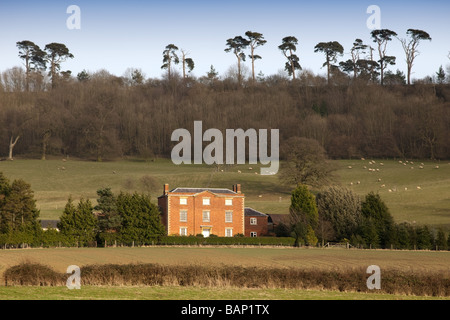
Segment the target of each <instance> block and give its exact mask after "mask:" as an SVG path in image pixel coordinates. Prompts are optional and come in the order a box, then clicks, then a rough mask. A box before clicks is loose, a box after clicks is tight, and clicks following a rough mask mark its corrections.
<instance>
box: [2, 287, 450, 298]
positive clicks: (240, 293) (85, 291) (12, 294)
mask: <svg viewBox="0 0 450 320" xmlns="http://www.w3.org/2000/svg"><path fill="white" fill-rule="evenodd" d="M23 299H25V300H189V301H191V300H450V298H448V297H426V296H413V295H394V294H380V293H360V292H337V291H326V290H295V289H243V288H200V287H188V288H187V287H180V286H171V287H167V286H163V287H162V286H135V287H127V286H122V287H111V286H82V287H81V289H80V290H69V289H67V288H66V287H34V286H28V287H0V300H23Z"/></svg>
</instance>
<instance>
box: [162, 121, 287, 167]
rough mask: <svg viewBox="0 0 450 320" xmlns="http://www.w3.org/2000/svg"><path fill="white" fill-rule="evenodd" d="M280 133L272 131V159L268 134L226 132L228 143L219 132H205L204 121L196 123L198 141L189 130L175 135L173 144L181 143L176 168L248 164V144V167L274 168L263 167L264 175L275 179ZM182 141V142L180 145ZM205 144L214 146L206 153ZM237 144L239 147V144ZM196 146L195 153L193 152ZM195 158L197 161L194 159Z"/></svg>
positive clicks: (176, 149)
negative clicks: (255, 165) (198, 165)
mask: <svg viewBox="0 0 450 320" xmlns="http://www.w3.org/2000/svg"><path fill="white" fill-rule="evenodd" d="M279 138H280V134H279V130H278V129H271V130H270V156H269V154H268V144H269V137H268V130H267V129H260V130H258V132H257V131H256V130H255V129H248V130H246V131H244V130H243V129H226V130H225V139H224V136H223V134H222V131H220V130H219V129H214V128H212V129H208V130H206V131H205V132H203V124H202V121H194V137H193V138H192V136H191V133H190V132H189V131H188V130H187V129H176V130H175V131H173V133H172V136H171V141H178V142H179V143H178V144H177V145H176V146H175V147H174V148H173V149H172V153H171V159H172V162H173V163H174V164H177V165H178V164H182V163H184V164H192V163H194V164H202V163H205V164H208V165H211V164H218V165H220V164H245V163H246V149H247V148H246V146H247V143H246V141H248V163H249V164H257V163H258V160H259V163H261V164H262V165H270V166H269V167H262V168H261V170H260V173H261V174H262V175H273V174H276V173H277V172H278V169H279V152H280V148H279V142H280V141H279ZM180 140H181V141H180ZM203 142H211V143H210V144H208V145H207V146H206V147H205V148H204V149H203ZM235 142H236V144H235ZM192 143H193V152H192ZM192 154H193V157H192Z"/></svg>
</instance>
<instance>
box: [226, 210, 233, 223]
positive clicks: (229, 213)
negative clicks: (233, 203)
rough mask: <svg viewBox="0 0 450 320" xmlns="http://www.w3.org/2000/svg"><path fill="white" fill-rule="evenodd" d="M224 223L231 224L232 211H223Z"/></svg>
mask: <svg viewBox="0 0 450 320" xmlns="http://www.w3.org/2000/svg"><path fill="white" fill-rule="evenodd" d="M225 222H226V223H231V222H233V211H230V210H227V211H225Z"/></svg>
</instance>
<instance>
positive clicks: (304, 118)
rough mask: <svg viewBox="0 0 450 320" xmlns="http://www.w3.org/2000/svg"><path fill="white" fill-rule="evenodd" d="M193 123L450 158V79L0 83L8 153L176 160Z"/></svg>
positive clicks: (351, 154) (363, 152) (94, 78)
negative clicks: (177, 138)
mask: <svg viewBox="0 0 450 320" xmlns="http://www.w3.org/2000/svg"><path fill="white" fill-rule="evenodd" d="M18 72H19V73H22V75H23V70H22V71H20V70H18ZM16 80H20V77H19V79H16ZM22 80H23V81H24V77H23V78H22ZM23 84H24V83H22V84H20V83H19V84H17V85H18V86H20V88H23ZM3 88H4V87H3ZM194 120H202V121H203V130H206V129H208V128H218V129H220V130H225V129H226V128H233V129H237V128H243V129H248V128H254V129H257V130H258V129H280V144H281V146H283V142H284V141H286V140H287V139H289V138H290V137H305V138H310V139H315V140H317V141H318V142H319V143H320V145H322V146H323V147H324V148H325V150H326V152H327V154H328V156H329V157H330V158H355V157H373V158H382V157H389V158H421V159H433V160H434V159H450V139H449V137H450V86H449V85H447V84H439V85H438V84H415V85H409V86H408V85H384V86H380V85H375V84H367V83H366V82H365V81H358V80H352V79H350V78H348V77H340V78H339V77H336V78H335V79H334V83H333V85H328V84H327V83H326V79H324V78H322V77H319V76H314V75H312V74H310V73H308V72H302V73H301V74H300V76H299V77H298V79H296V80H295V81H293V80H291V79H288V78H285V77H282V76H278V75H277V76H269V77H266V78H265V79H264V80H260V81H258V82H256V83H252V82H251V81H249V82H248V83H245V84H241V85H239V84H238V83H237V81H236V79H235V78H232V77H228V78H223V79H221V78H220V79H219V78H218V77H216V76H214V77H207V76H205V77H202V78H199V79H183V78H181V77H173V78H172V79H170V80H169V79H148V80H147V81H144V82H142V83H130V82H129V81H127V80H126V79H124V78H122V77H116V76H113V75H111V74H109V73H108V72H106V71H100V72H96V73H94V74H92V75H90V77H89V79H87V80H82V81H80V80H77V79H68V80H65V81H61V83H60V84H59V85H58V86H57V87H56V88H53V89H51V90H43V91H35V92H26V91H24V90H1V88H0V137H1V139H0V155H1V156H2V157H4V158H7V157H8V155H9V151H10V147H14V148H13V155H14V156H20V157H32V158H43V159H45V157H47V156H49V155H55V156H71V157H79V158H84V159H93V160H99V161H101V160H113V159H118V158H122V157H128V156H130V157H135V156H136V157H144V158H149V157H154V156H162V157H169V156H170V151H171V149H172V147H173V146H174V145H175V142H171V133H172V132H173V130H175V129H177V128H186V129H188V130H189V131H190V132H193V122H194ZM14 142H16V143H15V144H14Z"/></svg>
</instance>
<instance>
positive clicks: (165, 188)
mask: <svg viewBox="0 0 450 320" xmlns="http://www.w3.org/2000/svg"><path fill="white" fill-rule="evenodd" d="M168 193H169V184H168V183H166V184H165V185H164V195H166V194H168Z"/></svg>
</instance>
